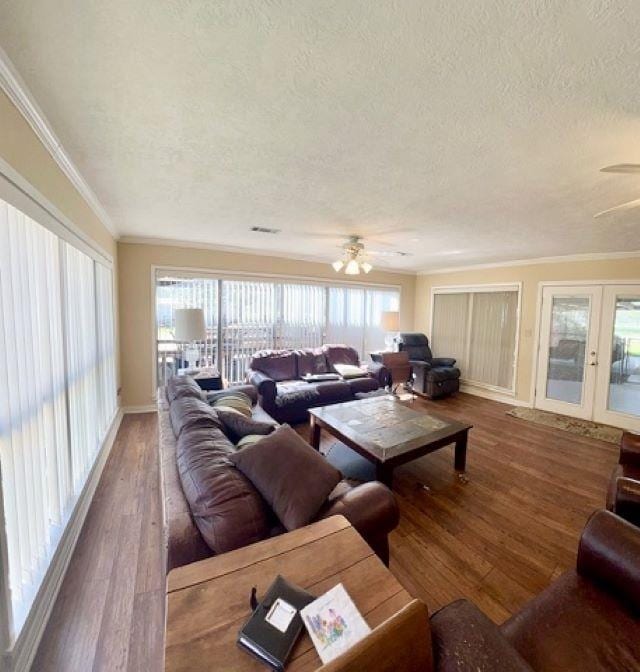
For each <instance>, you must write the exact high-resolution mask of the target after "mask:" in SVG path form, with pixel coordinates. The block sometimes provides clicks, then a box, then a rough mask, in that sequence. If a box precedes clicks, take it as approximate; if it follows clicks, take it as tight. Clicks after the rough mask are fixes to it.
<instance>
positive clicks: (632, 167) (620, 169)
mask: <svg viewBox="0 0 640 672" xmlns="http://www.w3.org/2000/svg"><path fill="white" fill-rule="evenodd" d="M600 172H602V173H638V174H640V164H638V163H618V164H616V165H614V166H605V167H604V168H600ZM638 206H640V198H636V199H635V200H633V201H627V202H626V203H621V204H620V205H616V206H614V207H613V208H608V209H607V210H603V211H602V212H598V213H596V214H595V215H594V217H602V216H603V215H608V214H609V213H610V212H622V211H624V210H631V209H632V208H637V207H638Z"/></svg>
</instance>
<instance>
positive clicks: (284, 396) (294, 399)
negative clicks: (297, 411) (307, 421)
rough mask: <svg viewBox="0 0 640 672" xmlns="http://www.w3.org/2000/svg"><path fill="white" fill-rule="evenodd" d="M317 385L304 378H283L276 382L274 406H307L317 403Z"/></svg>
mask: <svg viewBox="0 0 640 672" xmlns="http://www.w3.org/2000/svg"><path fill="white" fill-rule="evenodd" d="M317 388H318V385H316V384H313V383H306V382H305V381H304V380H285V381H282V382H280V383H278V384H277V395H276V406H278V407H287V406H298V407H301V408H309V407H311V406H313V405H315V404H317V403H319V399H320V397H319V396H318V389H317Z"/></svg>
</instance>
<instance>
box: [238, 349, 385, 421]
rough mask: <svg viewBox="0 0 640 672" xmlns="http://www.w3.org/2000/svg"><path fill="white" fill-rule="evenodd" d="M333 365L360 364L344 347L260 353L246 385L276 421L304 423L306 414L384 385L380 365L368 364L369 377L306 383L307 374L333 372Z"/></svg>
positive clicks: (254, 360) (352, 350)
mask: <svg viewBox="0 0 640 672" xmlns="http://www.w3.org/2000/svg"><path fill="white" fill-rule="evenodd" d="M336 364H352V365H355V366H359V365H360V358H359V356H358V353H357V351H356V350H355V349H354V348H351V347H349V346H347V345H323V346H322V347H321V348H304V349H301V350H262V351H260V352H257V353H256V354H255V355H254V356H253V359H252V360H251V363H250V365H249V370H248V371H247V378H246V380H247V383H249V384H250V385H253V386H254V387H255V388H256V390H257V392H258V399H259V403H260V405H261V406H262V408H263V409H264V410H265V411H266V412H267V413H268V414H269V415H271V416H272V417H273V418H275V419H276V420H277V421H278V422H289V423H296V422H305V421H306V420H307V418H308V413H307V411H308V410H309V409H310V408H313V407H315V406H328V405H329V404H338V403H340V402H343V401H351V400H352V399H354V398H355V395H356V394H359V393H367V392H372V391H374V390H377V389H378V388H379V387H384V386H385V385H386V384H387V379H388V372H387V370H386V368H385V367H384V366H383V365H382V364H379V363H375V362H371V363H370V364H368V365H367V373H368V375H366V376H364V377H362V378H353V379H351V380H335V381H327V382H319V383H308V382H306V381H304V380H301V378H302V376H304V375H306V374H322V373H336V369H335V368H334V367H335V365H336Z"/></svg>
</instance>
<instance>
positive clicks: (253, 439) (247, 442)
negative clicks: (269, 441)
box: [236, 434, 264, 449]
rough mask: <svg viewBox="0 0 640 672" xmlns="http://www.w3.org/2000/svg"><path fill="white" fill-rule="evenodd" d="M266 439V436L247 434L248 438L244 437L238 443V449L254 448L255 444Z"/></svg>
mask: <svg viewBox="0 0 640 672" xmlns="http://www.w3.org/2000/svg"><path fill="white" fill-rule="evenodd" d="M262 439H264V434H247V435H246V436H243V437H242V438H241V439H240V441H238V443H236V448H238V449H240V448H244V447H245V446H252V445H253V444H254V443H258V441H262Z"/></svg>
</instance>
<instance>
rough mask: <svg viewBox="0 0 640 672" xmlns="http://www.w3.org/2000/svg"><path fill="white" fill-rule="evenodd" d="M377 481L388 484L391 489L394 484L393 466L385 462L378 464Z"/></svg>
mask: <svg viewBox="0 0 640 672" xmlns="http://www.w3.org/2000/svg"><path fill="white" fill-rule="evenodd" d="M376 481H380V483H382V484H384V485H386V486H387V487H388V488H389V489H391V486H392V484H393V468H392V467H387V466H385V465H384V464H376Z"/></svg>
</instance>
